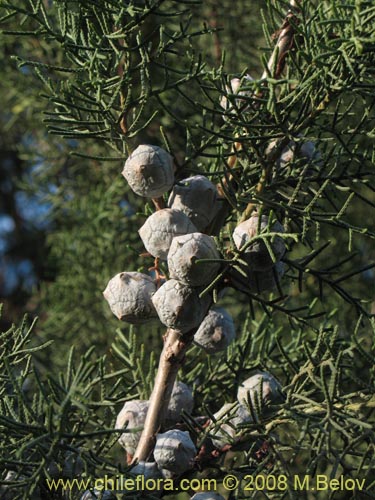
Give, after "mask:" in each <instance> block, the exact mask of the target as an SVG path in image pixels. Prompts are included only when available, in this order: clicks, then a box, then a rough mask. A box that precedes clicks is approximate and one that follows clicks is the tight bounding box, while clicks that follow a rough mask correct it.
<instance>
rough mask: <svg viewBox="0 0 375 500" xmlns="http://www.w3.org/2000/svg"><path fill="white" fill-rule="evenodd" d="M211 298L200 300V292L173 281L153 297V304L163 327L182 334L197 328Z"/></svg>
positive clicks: (206, 297) (169, 281)
mask: <svg viewBox="0 0 375 500" xmlns="http://www.w3.org/2000/svg"><path fill="white" fill-rule="evenodd" d="M209 301H210V298H209V297H208V296H207V295H206V296H204V297H203V298H202V299H200V298H199V290H198V289H196V288H191V287H189V286H188V285H184V284H183V283H181V282H180V281H177V280H174V279H171V280H168V281H166V282H165V283H164V284H163V285H162V286H161V287H160V288H159V290H158V291H157V292H156V293H155V294H154V295H153V297H152V302H153V304H154V306H155V309H156V312H157V313H158V316H159V319H160V321H161V322H162V323H163V325H165V326H167V327H168V328H172V329H174V330H178V331H180V332H181V333H187V332H188V331H190V330H192V329H193V328H195V327H197V326H198V325H199V324H200V323H201V321H202V320H203V318H204V316H205V315H206V311H207V308H208V304H209Z"/></svg>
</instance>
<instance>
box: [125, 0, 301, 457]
mask: <svg viewBox="0 0 375 500" xmlns="http://www.w3.org/2000/svg"><path fill="white" fill-rule="evenodd" d="M291 6H292V7H296V2H295V1H294V0H292V1H291ZM290 16H294V14H293V13H291V12H290V13H289V14H288V15H287V17H286V19H285V22H284V24H283V26H282V28H281V32H280V34H279V38H278V41H277V44H276V47H275V49H274V51H273V54H272V56H271V59H270V61H269V64H268V68H271V70H272V67H273V66H274V64H275V57H278V61H279V62H278V64H277V68H279V69H278V70H277V71H280V73H281V71H282V69H283V65H282V64H285V56H286V53H287V51H288V50H289V48H290V47H291V43H292V40H293V34H294V29H293V26H292V25H291V24H290ZM267 76H268V73H267V71H266V72H265V75H263V77H262V78H266V77H267ZM236 146H237V147H238V146H240V147H241V145H240V144H237V143H236V144H235V145H234V150H235V149H236ZM234 152H235V151H234ZM236 160H237V155H236V154H234V155H233V156H232V157H231V158H230V160H229V167H230V168H233V167H234V166H235V164H236ZM230 178H231V179H232V176H231V177H230ZM156 208H157V207H156ZM211 234H212V233H211ZM207 310H208V308H207ZM196 330H197V329H194V330H191V331H190V332H188V333H187V334H184V335H182V334H181V333H180V332H178V331H176V330H172V329H168V330H167V333H166V335H165V337H164V348H163V351H162V353H161V355H160V360H159V367H158V371H157V375H156V378H155V384H154V389H153V391H152V394H151V398H150V406H149V410H148V412H147V417H146V421H145V425H144V429H143V432H142V435H141V438H140V441H139V443H138V447H137V450H136V452H135V454H134V457H133V463H134V462H140V461H141V460H147V459H148V458H149V457H150V455H151V453H152V450H153V448H154V445H155V439H156V434H157V433H158V432H159V431H160V429H161V428H162V425H163V422H164V419H165V414H166V411H167V408H168V404H169V400H170V397H171V393H172V389H173V385H174V383H175V380H176V376H177V373H178V370H179V368H180V367H181V365H182V364H183V362H184V358H185V354H186V351H187V350H188V348H189V347H190V345H191V343H192V340H193V337H194V334H195V332H196Z"/></svg>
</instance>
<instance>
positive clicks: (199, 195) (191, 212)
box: [168, 175, 220, 231]
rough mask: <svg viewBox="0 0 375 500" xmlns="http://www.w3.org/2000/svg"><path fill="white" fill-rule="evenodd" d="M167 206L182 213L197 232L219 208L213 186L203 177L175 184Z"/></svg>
mask: <svg viewBox="0 0 375 500" xmlns="http://www.w3.org/2000/svg"><path fill="white" fill-rule="evenodd" d="M168 206H169V207H171V208H174V209H176V210H181V211H182V212H184V213H185V214H186V215H187V216H188V217H189V219H190V220H191V222H192V223H193V224H194V226H195V227H196V228H197V229H198V231H204V230H205V229H206V228H207V226H208V225H209V224H210V223H211V221H212V220H213V218H214V217H215V215H216V214H217V211H218V210H219V207H220V202H219V201H218V192H217V189H216V186H215V184H213V183H212V182H211V181H210V180H208V179H207V177H205V176H204V175H194V176H193V177H189V178H187V179H184V180H182V181H180V182H179V183H178V184H175V185H174V187H173V189H172V191H171V194H170V196H169V200H168Z"/></svg>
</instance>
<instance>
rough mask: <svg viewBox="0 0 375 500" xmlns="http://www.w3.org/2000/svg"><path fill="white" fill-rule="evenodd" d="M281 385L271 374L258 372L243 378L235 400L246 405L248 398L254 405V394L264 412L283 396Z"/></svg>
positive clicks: (280, 400)
mask: <svg viewBox="0 0 375 500" xmlns="http://www.w3.org/2000/svg"><path fill="white" fill-rule="evenodd" d="M281 391H282V387H281V385H280V383H279V382H278V381H277V380H276V379H275V377H274V376H273V375H271V374H270V373H268V372H259V373H256V374H254V375H252V376H251V377H249V378H248V379H246V380H244V381H243V382H242V384H241V385H240V387H239V388H238V392H237V400H238V402H239V403H240V404H241V405H244V406H247V405H248V402H247V401H248V400H250V401H251V404H252V405H253V406H255V394H257V395H258V396H257V397H258V401H259V403H261V405H262V407H263V412H264V414H266V413H267V409H268V410H269V407H270V406H271V405H275V404H281V403H283V402H284V400H285V398H284V396H283V394H282V392H281Z"/></svg>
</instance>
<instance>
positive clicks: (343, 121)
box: [0, 0, 375, 498]
mask: <svg viewBox="0 0 375 500" xmlns="http://www.w3.org/2000/svg"><path fill="white" fill-rule="evenodd" d="M246 4H247V2H240V3H238V2H237V3H234V2H227V1H226V0H223V1H220V2H211V1H209V2H208V1H207V2H204V3H202V4H201V3H199V2H195V1H194V2H193V1H179V2H176V1H173V0H165V1H162V0H152V1H138V0H137V1H135V0H134V1H129V2H126V3H123V4H120V3H118V2H114V1H109V0H100V1H99V0H98V1H95V2H93V1H88V0H85V1H80V2H75V1H70V0H56V1H52V2H51V1H36V0H29V1H26V0H19V1H18V2H17V6H14V5H11V4H8V3H7V2H5V1H3V0H2V1H1V2H0V7H1V16H2V19H1V24H2V29H3V32H2V35H1V48H2V52H1V59H2V63H3V64H2V68H3V79H2V80H1V83H0V85H1V92H0V96H1V97H0V98H1V103H2V106H1V112H0V121H1V125H0V126H1V141H0V146H1V158H0V168H1V173H2V182H1V186H0V187H1V193H2V197H1V205H0V209H1V214H2V216H3V218H2V221H7V225H6V224H5V222H4V228H5V229H4V230H3V232H2V241H3V242H4V243H3V244H2V246H1V247H0V248H1V251H2V257H1V258H2V264H3V265H2V268H1V269H2V271H1V277H2V280H1V282H0V285H1V287H2V295H3V297H4V300H3V301H4V312H3V317H2V325H3V331H4V332H5V333H4V334H3V336H2V343H1V344H2V348H1V353H0V356H1V362H0V363H1V379H0V380H1V386H0V392H1V412H0V414H1V417H0V437H1V443H2V445H3V446H2V447H1V450H0V463H1V465H2V469H3V472H2V476H1V480H2V481H4V479H5V477H6V474H7V472H8V471H10V470H11V471H15V473H16V476H15V482H16V483H18V484H17V488H16V490H17V492H18V493H17V494H18V495H19V497H20V498H22V496H23V497H24V498H31V497H32V495H34V496H35V497H37V496H38V495H41V496H42V498H49V496H48V495H50V493H48V492H47V491H46V490H45V477H46V475H48V474H49V472H48V467H49V466H50V464H51V461H53V462H55V463H56V464H58V466H59V467H60V472H61V473H62V470H63V464H64V461H65V460H66V456H67V454H69V453H70V454H73V456H74V457H78V456H79V457H80V459H81V460H82V467H83V472H82V474H83V476H84V477H85V476H98V477H100V476H101V475H103V474H105V473H110V474H113V475H115V474H116V473H118V472H123V471H126V466H125V461H124V457H123V456H122V452H121V450H120V449H119V447H118V445H117V444H116V435H115V434H114V433H113V430H112V429H113V424H114V420H115V417H116V414H117V412H118V411H119V409H120V408H121V405H122V403H123V402H124V400H127V399H132V398H134V397H142V398H147V397H148V396H149V395H150V392H151V389H152V382H153V378H154V374H155V366H156V360H157V358H158V354H159V353H160V350H161V345H162V342H161V336H162V333H163V329H162V328H161V326H160V325H159V324H158V323H157V322H154V323H151V326H149V325H147V326H146V327H137V328H129V327H128V326H126V325H120V326H119V325H118V322H117V321H115V320H114V319H113V318H112V315H111V313H110V311H109V310H108V308H107V306H106V304H105V303H104V301H103V299H102V294H101V292H102V290H103V289H104V288H105V285H106V283H107V281H108V279H109V278H110V277H112V276H113V275H114V274H116V273H117V272H120V271H122V270H124V269H126V270H141V271H143V272H145V271H146V272H147V269H148V268H149V267H150V266H152V265H153V260H150V259H149V258H147V257H142V256H140V254H141V253H142V252H143V248H142V245H141V242H140V240H139V237H138V234H137V230H138V228H139V227H140V226H141V224H142V223H143V221H144V220H145V217H146V216H147V214H149V213H151V211H152V210H153V208H152V206H151V205H148V204H146V205H145V204H144V200H141V199H139V198H137V197H136V196H135V195H134V194H133V193H132V192H131V191H130V190H129V188H128V187H127V185H126V183H125V182H124V180H123V178H122V177H121V176H120V172H121V168H122V163H123V161H124V160H125V159H126V157H127V155H128V154H129V152H130V151H131V150H132V149H134V147H135V146H136V145H137V144H138V143H141V142H150V143H154V144H159V145H162V146H164V147H165V148H167V149H168V150H170V152H171V153H172V155H173V156H174V159H175V162H176V164H177V166H178V174H177V175H178V178H180V179H181V178H183V177H184V176H187V175H189V174H190V173H195V172H205V175H208V176H210V178H211V179H212V180H213V181H214V182H216V183H219V182H220V181H221V179H222V178H223V175H224V174H225V173H228V169H229V165H228V163H229V161H230V158H231V147H232V144H233V141H234V138H235V137H236V138H237V140H238V141H239V143H240V144H241V147H242V151H241V152H240V153H238V160H237V164H236V167H235V169H234V170H233V175H234V179H235V181H236V183H237V186H236V188H235V186H234V185H230V186H229V188H228V189H227V190H226V197H227V199H228V203H229V204H230V207H231V211H230V213H229V214H228V217H227V220H226V225H225V226H224V229H223V231H222V232H221V234H220V237H219V240H220V244H221V245H222V247H223V249H225V250H226V251H228V252H229V253H227V254H226V255H227V257H228V259H230V258H232V259H234V261H235V259H236V258H238V256H237V257H236V253H235V252H234V249H233V244H232V242H231V238H230V234H231V231H232V230H233V228H234V227H235V225H236V223H237V221H238V219H240V218H241V216H242V214H243V212H244V211H245V210H246V207H247V206H248V204H249V203H258V204H262V205H263V207H264V210H273V211H274V213H276V215H277V216H278V217H279V218H280V219H282V220H283V221H284V223H285V227H286V228H287V230H288V231H287V232H288V234H294V235H295V239H296V241H294V240H293V239H291V238H289V239H288V240H287V241H288V246H289V252H288V253H287V255H286V258H285V262H286V265H287V272H286V276H285V277H284V279H283V280H282V282H281V290H278V291H276V292H274V293H273V294H262V295H257V294H255V295H254V294H250V295H249V294H241V293H239V292H238V291H235V290H233V289H231V290H229V291H228V293H227V295H226V296H225V298H224V299H223V301H222V303H223V304H224V305H225V306H226V307H227V308H228V309H229V310H230V311H231V312H232V314H233V316H234V318H235V323H236V326H237V332H238V335H237V340H236V342H235V343H234V345H233V346H231V347H230V348H229V349H228V351H227V352H226V353H225V354H223V355H222V356H216V357H215V358H210V357H208V356H206V355H204V354H202V353H201V352H200V351H198V349H197V348H195V347H192V349H191V352H189V356H188V357H187V360H186V363H185V365H184V367H183V373H182V374H181V380H183V381H185V382H187V383H189V384H191V385H192V386H193V388H194V394H195V408H194V412H193V415H194V416H196V417H197V416H200V415H210V414H212V413H213V412H215V411H216V410H218V408H219V407H220V406H221V405H222V404H223V403H224V402H232V401H234V400H235V396H236V390H237V389H236V388H237V386H238V383H239V382H240V381H242V380H244V379H245V378H246V377H247V376H249V375H250V374H251V373H252V370H254V369H259V368H260V369H266V370H269V371H271V372H272V373H273V374H275V375H276V376H278V378H279V379H280V381H281V382H282V385H283V387H284V389H285V392H286V395H287V400H286V404H285V405H283V407H280V408H279V409H278V412H277V414H276V415H274V416H273V417H272V418H270V419H267V420H261V422H260V424H259V425H256V426H250V427H249V428H248V429H247V430H246V429H245V431H246V435H247V436H248V441H247V443H248V447H247V449H246V450H245V451H244V450H232V451H231V452H228V453H227V454H225V455H223V456H221V457H220V458H219V459H218V460H217V461H215V462H213V463H210V464H209V465H208V466H207V467H205V468H204V471H203V472H196V471H195V472H193V473H192V475H194V474H206V475H207V476H208V477H217V478H218V479H220V478H222V477H223V475H224V474H225V473H226V471H228V472H229V471H230V472H232V471H233V472H234V473H235V474H236V475H238V477H243V476H245V475H246V474H256V473H258V472H259V471H263V472H264V473H272V474H281V473H282V474H286V475H287V476H288V477H292V476H293V474H305V473H310V474H316V473H327V474H331V475H332V477H337V476H338V475H339V474H343V475H345V477H355V478H366V487H367V493H363V495H366V496H363V498H367V497H368V498H372V496H371V495H373V493H371V490H372V489H373V486H372V485H373V482H374V481H375V478H374V477H373V470H374V463H373V455H374V454H373V450H374V432H373V423H374V418H373V407H374V401H373V394H374V324H373V318H372V317H371V314H372V313H373V312H374V305H373V299H374V272H373V268H372V262H373V260H374V244H373V238H374V234H375V231H374V224H373V208H374V203H375V197H374V188H375V186H374V169H373V163H374V149H373V139H374V119H375V114H374V108H373V106H374V102H375V100H374V83H373V82H374V74H375V61H374V45H375V40H374V35H373V20H374V16H375V9H374V7H373V5H372V2H366V1H354V0H351V1H349V2H346V3H345V4H343V3H340V2H337V1H330V2H314V1H306V2H303V5H302V9H301V14H300V15H299V16H298V20H299V22H298V25H296V26H295V29H296V36H295V38H294V47H293V50H292V51H291V52H290V54H289V55H288V58H287V66H286V69H285V71H284V72H283V74H282V76H281V78H280V79H278V80H277V79H274V78H272V75H268V78H267V85H263V83H262V82H263V80H262V82H261V80H260V77H261V75H262V72H263V69H264V66H265V62H266V61H267V60H268V58H269V56H270V53H271V50H272V47H273V46H274V43H275V42H274V40H273V39H272V34H273V33H275V32H277V30H278V29H279V28H280V26H281V24H282V22H283V20H284V18H285V14H286V12H287V8H288V4H287V3H286V2H276V1H270V2H268V5H267V9H264V10H262V11H261V7H264V4H263V2H251V7H250V6H249V5H246ZM261 19H264V21H265V22H264V23H263V24H262V22H261ZM247 72H248V73H250V74H251V75H252V77H253V78H254V79H255V81H254V83H249V84H248V91H249V92H250V96H248V97H246V95H245V96H244V97H243V99H241V100H240V101H241V102H240V104H236V103H237V101H234V106H235V112H234V113H233V114H228V113H227V114H226V120H223V114H224V110H223V109H222V108H221V106H220V103H219V101H220V96H221V95H222V94H223V92H226V91H225V86H226V85H227V84H228V81H229V79H230V78H231V77H232V76H233V75H235V76H240V75H242V74H244V73H247ZM260 89H262V90H260ZM254 92H255V93H256V95H257V96H258V97H257V99H256V102H255V103H254V101H253V97H251V94H252V93H254ZM227 93H229V94H230V92H228V91H227ZM249 106H250V108H251V109H250V112H249V110H248V107H249ZM292 138H293V139H294V140H295V141H296V142H297V144H298V143H301V142H303V140H310V141H313V142H314V143H315V148H316V150H317V151H318V156H317V157H316V158H315V160H314V161H312V162H310V164H308V165H306V162H305V161H304V160H303V159H301V158H298V156H297V157H296V158H295V161H293V162H291V163H290V164H289V165H288V166H287V167H285V168H280V167H277V162H274V164H272V162H270V161H269V160H267V157H266V155H265V151H266V149H267V146H268V145H269V143H270V141H271V140H273V139H276V140H278V141H280V146H279V152H281V150H282V149H283V147H284V146H285V145H286V144H288V142H289V140H291V139H292ZM267 162H269V163H267ZM263 178H266V179H267V182H263V183H262V185H261V189H259V180H260V179H263ZM5 216H6V217H7V219H5V218H4V217H5ZM25 262H28V264H25ZM20 263H21V264H22V263H23V265H21V264H20ZM234 263H235V264H236V261H235V262H234ZM236 265H237V264H236ZM12 266H15V267H14V269H13V274H12V276H13V283H14V284H13V285H12V286H11V287H10V286H9V282H10V281H9V273H10V270H11V269H12ZM25 266H26V267H25ZM7 273H8V274H7ZM25 311H27V312H29V320H25V321H24V322H23V323H22V324H21V326H20V327H15V326H11V325H12V323H13V322H15V323H16V324H19V323H20V321H21V320H20V318H21V317H22V314H23V312H25ZM35 316H39V321H38V323H37V324H35V325H33V326H32V327H31V328H30V327H29V326H28V322H29V321H30V318H33V317H35ZM41 346H42V348H41ZM72 346H74V352H73V351H71V347H72ZM69 352H71V353H70V354H68V353H69ZM187 425H190V426H192V425H193V423H192V421H191V420H188V423H187ZM194 429H195V430H194V432H195V435H196V437H197V440H198V442H202V440H203V438H204V434H205V431H204V430H202V429H201V430H200V432H198V430H197V429H199V427H197V425H195V426H194ZM251 436H252V437H251ZM254 436H255V437H254ZM259 439H261V440H265V441H266V442H267V447H268V452H267V453H266V454H265V455H264V456H263V455H262V456H260V457H259V454H258V455H257V454H256V451H257V450H258V448H259ZM82 474H81V475H82ZM345 494H346V495H347V492H346V493H340V492H337V493H332V495H331V496H332V497H333V498H348V496H345ZM61 495H62V493H61V494H60V493H59V494H56V497H57V498H61ZM74 495H75V496H74ZM77 495H78V493H77V492H74V493H73V498H79V495H78V496H77ZM288 495H289V497H290V498H293V492H289V493H288ZM322 495H323V496H321V498H327V496H324V495H326V492H323V493H322ZM340 495H341V496H340ZM281 496H282V494H280V493H277V492H274V493H271V492H268V493H267V496H266V497H269V498H273V497H275V498H281ZM187 497H188V495H186V494H182V495H181V498H187ZM248 497H249V494H248V493H244V492H241V491H239V492H237V493H232V494H231V496H230V498H248ZM253 497H254V498H257V496H255V495H253ZM285 497H287V496H285ZM315 497H316V498H318V494H312V493H308V492H299V493H298V498H315ZM354 498H355V496H354ZM358 498H360V497H358Z"/></svg>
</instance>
